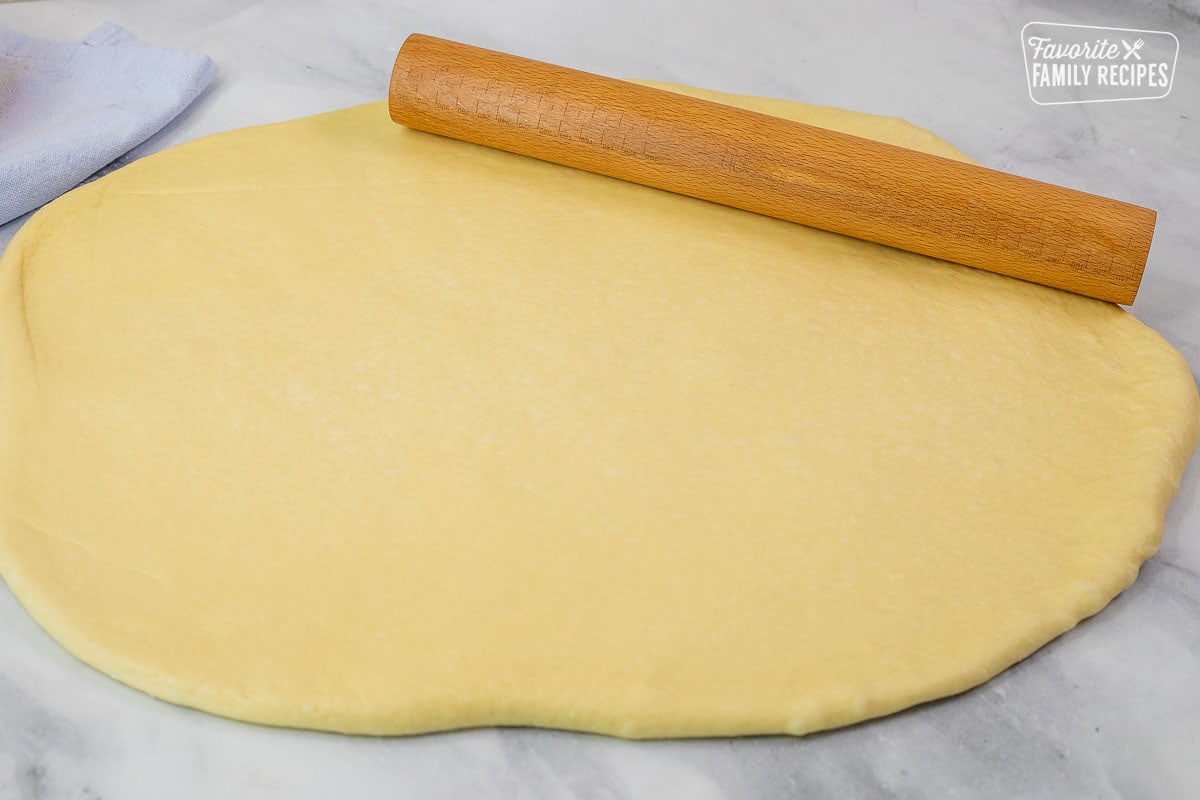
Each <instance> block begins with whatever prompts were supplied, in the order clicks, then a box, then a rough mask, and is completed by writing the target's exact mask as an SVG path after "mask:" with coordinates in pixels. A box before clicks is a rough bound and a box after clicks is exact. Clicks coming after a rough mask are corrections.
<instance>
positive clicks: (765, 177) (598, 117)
mask: <svg viewBox="0 0 1200 800" xmlns="http://www.w3.org/2000/svg"><path fill="white" fill-rule="evenodd" d="M388 107H389V110H390V112H391V116H392V119H393V120H395V121H396V122H398V123H400V124H402V125H407V126H408V127H411V128H417V129H419V130H423V131H428V132H430V133H437V134H441V135H443V136H451V137H454V138H456V139H463V140H465V141H468V142H474V143H476V144H483V145H488V146H490V147H497V148H500V149H502V150H508V151H510V152H513V153H520V154H522V155H527V156H533V157H534V158H540V159H543V160H546V161H553V162H556V163H559V164H565V165H567V166H571V167H577V168H579V169H584V170H588V171H589V172H597V173H600V174H602V175H610V176H612V177H615V178H622V179H624V180H627V181H633V182H635V183H640V184H644V185H646V186H653V187H656V188H658V189H666V190H668V191H671V192H677V193H679V194H685V195H689V196H691V197H698V198H700V199H702V200H710V201H712V202H715V203H722V204H724V205H727V206H733V207H735V208H741V209H745V210H747V211H753V212H757V213H759V214H766V215H768V216H772V217H778V218H780V219H785V220H789V221H791V222H798V223H800V224H802V225H811V226H812V227H814V228H821V229H824V230H828V231H834V232H836V233H841V234H845V235H847V236H854V237H857V238H859V239H867V240H869V241H872V242H879V243H881V244H886V245H890V246H892V247H899V248H902V249H904V250H912V251H914V252H917V253H924V254H925V255H928V256H933V257H935V258H941V259H945V260H947V261H954V262H956V263H959V264H965V265H967V266H971V267H978V268H979V269H985V270H988V271H990V272H998V273H1000V274H1002V275H1010V276H1012V277H1014V278H1021V279H1024V280H1027V281H1033V282H1035V283H1041V284H1045V285H1046V286H1053V287H1055V288H1058V289H1065V290H1066V291H1069V292H1075V293H1077V294H1082V295H1088V296H1090V297H1096V298H1099V299H1101V300H1107V301H1110V302H1114V303H1125V304H1129V303H1132V302H1133V298H1134V297H1135V296H1136V294H1137V290H1138V284H1139V283H1140V282H1141V278H1142V272H1143V271H1144V269H1145V266H1146V257H1147V256H1148V254H1149V251H1150V239H1151V237H1152V236H1153V234H1154V221H1155V212H1154V211H1152V210H1150V209H1148V208H1142V207H1140V206H1135V205H1130V204H1128V203H1122V202H1119V201H1117V200H1111V199H1109V198H1106V197H1099V196H1097V195H1093V194H1087V193H1085V192H1080V191H1076V190H1074V189H1067V188H1064V187H1061V186H1054V185H1052V184H1048V183H1042V182H1040V181H1034V180H1030V179H1028V178H1021V177H1017V176H1015V175H1009V174H1007V173H1004V172H998V171H996V170H991V169H986V168H984V167H979V166H975V165H972V164H964V163H961V162H958V161H952V160H950V159H946V158H940V157H938V156H932V155H927V154H925V153H918V152H916V151H913V150H907V149H905V148H902V147H896V146H893V145H888V144H882V143H880V142H875V141H871V140H869V139H861V138H859V137H857V136H850V135H848V134H844V133H838V132H836V131H830V130H825V129H823V128H817V127H813V126H811V125H804V124H801V123H798V122H791V121H788V120H784V119H780V118H778V117H772V116H768V115H766V114H759V113H756V112H753V111H744V110H742V109H740V108H733V107H731V106H726V105H722V104H719V103H712V102H708V101H705V100H697V99H693V98H691V97H685V96H683V95H679V94H675V93H673V92H667V91H662V90H660V89H652V88H649V87H646V86H640V85H638V84H634V83H629V82H627V81H620V80H615V79H612V78H605V77H602V76H599V75H593V74H591V73H587V72H580V71H578V70H573V69H567V68H565V67H557V66H553V65H551V64H545V63H542V62H540V61H532V60H529V59H526V58H520V57H517V56H512V55H507V54H505V53H499V52H496V51H493V50H484V49H482V48H478V47H472V46H470V45H465V44H459V43H457V42H451V41H447V40H445V39H437V38H434V37H431V36H424V35H421V34H413V35H412V36H410V37H409V38H408V40H407V41H406V42H405V43H404V45H403V47H401V48H400V53H399V55H398V56H397V57H396V65H395V68H394V70H393V71H392V81H391V90H390V92H389V101H388Z"/></svg>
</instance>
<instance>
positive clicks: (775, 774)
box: [0, 0, 1200, 800]
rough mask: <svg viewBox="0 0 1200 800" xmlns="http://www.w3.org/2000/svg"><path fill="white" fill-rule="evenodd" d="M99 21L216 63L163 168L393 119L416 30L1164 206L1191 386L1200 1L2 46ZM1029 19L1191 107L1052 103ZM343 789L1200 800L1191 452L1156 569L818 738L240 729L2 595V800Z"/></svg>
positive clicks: (57, 5)
mask: <svg viewBox="0 0 1200 800" xmlns="http://www.w3.org/2000/svg"><path fill="white" fill-rule="evenodd" d="M105 20H111V21H113V22H116V23H117V24H119V25H122V26H124V27H126V28H128V29H129V30H131V31H132V32H133V33H134V34H136V35H137V36H138V37H140V38H142V39H145V40H146V41H150V42H154V43H157V44H163V45H171V46H176V47H183V48H189V49H194V50H199V51H202V52H205V53H207V54H209V55H210V56H212V57H213V58H214V59H215V60H216V62H217V63H218V65H219V66H220V68H221V75H220V77H219V78H218V79H217V82H216V84H215V85H214V86H213V87H212V88H211V89H210V90H209V91H208V93H207V94H205V95H204V96H203V97H202V98H201V99H200V100H199V101H198V102H197V103H196V105H195V106H194V107H193V109H192V110H190V111H189V112H188V113H186V114H185V115H184V116H183V117H182V118H181V119H180V120H179V121H178V122H177V123H176V124H175V125H173V126H172V127H171V128H169V129H168V130H167V131H166V132H165V133H164V134H163V135H162V136H161V137H160V139H159V142H158V144H159V145H161V146H166V145H168V144H172V143H176V142H181V141H185V140H188V139H191V138H194V137H196V136H199V135H202V134H206V133H210V132H214V131H220V130H225V129H228V128H233V127H238V126H242V125H249V124H254V123H259V122H267V121H272V120H281V119H287V118H290V117H296V116H301V115H305V114H310V113H315V112H319V111H326V110H330V109H334V108H339V107H343V106H348V105H352V104H356V103H361V102H366V101H370V100H375V99H381V98H382V97H383V96H384V93H385V91H386V84H387V77H388V72H389V69H390V65H391V61H392V58H393V57H394V55H395V51H396V49H397V48H398V47H399V45H400V43H401V42H402V40H403V39H404V37H405V36H406V35H407V34H408V33H409V32H412V31H422V32H426V33H432V34H436V35H441V36H446V37H449V38H455V39H460V40H463V41H468V42H472V43H476V44H480V45H484V46H491V47H494V48H497V49H501V50H506V51H509V52H515V53H519V54H523V55H527V56H532V57H535V58H541V59H543V60H547V61H552V62H556V63H564V64H569V65H572V66H576V67H580V68H584V69H589V70H592V71H596V72H601V73H605V74H611V75H618V76H627V77H645V78H656V79H662V80H671V81H679V82H686V83H691V84H695V85H701V86H709V87H712V88H716V89H723V90H727V91H734V92H741V93H749V94H764V95H773V96H779V97H788V98H795V99H799V100H804V101H808V102H815V103H829V104H837V105H842V106H845V107H849V108H855V109H860V110H865V111H871V112H875V113H881V114H893V115H898V116H903V117H906V118H908V119H910V120H912V121H913V122H916V123H917V124H919V125H923V126H926V127H929V128H932V129H934V130H936V131H938V132H939V133H941V134H942V135H943V136H944V137H946V138H947V139H949V140H950V141H951V142H953V143H954V144H956V145H957V146H958V147H960V148H961V149H963V150H965V151H966V152H968V153H970V154H972V155H973V156H975V157H976V158H978V159H979V160H981V161H982V162H983V163H984V164H986V165H989V166H992V167H996V168H999V169H1004V170H1009V171H1013V172H1017V173H1020V174H1024V175H1027V176H1030V177H1035V178H1040V179H1044V180H1048V181H1053V182H1058V183H1065V184H1068V185H1072V186H1075V187H1077V188H1081V189H1085V190H1091V191H1096V192H1099V193H1105V194H1111V195H1114V196H1117V197H1120V198H1122V199H1126V200H1130V201H1134V202H1139V203H1142V204H1144V205H1148V206H1151V207H1154V208H1156V209H1159V210H1160V216H1159V226H1158V231H1157V235H1156V238H1155V243H1154V249H1153V251H1152V254H1151V260H1150V265H1149V270H1148V274H1147V277H1146V279H1145V282H1144V284H1143V288H1142V292H1141V295H1140V297H1139V299H1138V301H1137V303H1136V304H1135V305H1134V307H1133V312H1134V313H1135V314H1136V315H1138V316H1139V317H1140V318H1141V319H1143V320H1144V321H1146V322H1147V323H1148V324H1150V325H1152V326H1153V327H1155V328H1156V329H1158V330H1159V331H1160V332H1162V334H1163V335H1164V336H1166V338H1167V339H1169V340H1170V341H1171V342H1172V344H1174V345H1175V347H1177V348H1179V349H1180V350H1181V351H1182V352H1183V353H1184V354H1185V355H1186V356H1187V358H1188V360H1189V362H1190V363H1191V365H1192V369H1193V373H1195V372H1197V371H1200V227H1198V226H1197V217H1198V215H1200V122H1198V120H1197V118H1196V117H1197V115H1198V114H1200V58H1198V55H1197V54H1198V53H1200V5H1197V4H1196V3H1195V2H1194V0H1193V2H1188V0H1180V2H1176V3H1166V2H1154V1H1153V0H1141V2H1137V3H1125V2H1118V1H1117V0H1100V2H1085V1H1084V0H1075V1H1072V2H1064V3H1048V2H1030V3H1022V2H1013V1H1012V0H994V1H993V2H991V3H975V2H956V0H912V2H907V3H896V2H883V0H878V1H875V0H848V1H847V2H838V3H835V2H828V3H823V4H818V3H801V2H789V1H788V0H754V1H753V2H743V3H715V2H690V3H689V2H684V0H610V2H595V0H587V1H586V2H559V3H556V2H553V1H552V0H534V1H532V2H523V3H490V2H486V0H441V1H440V2H434V0H398V1H397V2H387V0H362V1H361V2H334V1H333V0H292V1H291V2H283V1H282V0H265V1H263V2H251V1H249V0H247V1H242V0H214V1H212V2H190V3H189V2H185V1H184V0H164V1H163V2H156V3H144V2H135V0H96V1H95V2H84V1H83V0H26V1H25V2H16V3H8V4H0V27H7V28H11V29H14V30H17V31H20V32H23V33H26V34H29V35H34V36H40V37H45V38H57V39H62V40H71V39H74V40H77V39H80V38H82V37H83V36H84V35H85V34H86V33H87V32H88V31H90V30H91V29H92V28H94V27H95V26H96V25H98V24H99V23H101V22H103V21H105ZM1031 20H1045V21H1053V22H1069V23H1081V24H1092V25H1111V26H1119V27H1130V28H1152V29H1162V30H1169V31H1172V32H1173V33H1175V34H1176V35H1177V36H1178V37H1179V40H1180V42H1181V54H1180V57H1179V63H1178V70H1177V76H1176V79H1175V88H1174V90H1173V91H1172V92H1171V94H1170V95H1169V96H1168V97H1167V98H1166V99H1163V100H1156V101H1143V102H1135V103H1116V104H1101V105H1092V106H1079V105H1073V106H1058V107H1039V106H1036V105H1034V104H1033V103H1032V102H1031V101H1030V99H1029V97H1028V94H1027V93H1026V89H1025V84H1024V80H1025V74H1024V66H1023V64H1022V60H1021V50H1020V46H1019V38H1018V34H1019V32H1020V29H1021V26H1022V25H1024V24H1025V23H1026V22H1029V21H1031ZM0 135H3V132H2V131H0ZM0 233H3V232H2V231H0ZM1102 433H1103V432H1101V431H1098V432H1097V435H1102ZM335 796H338V797H340V796H351V797H356V798H375V797H380V798H382V797H390V798H401V797H422V798H425V797H430V798H441V797H445V798H459V797H468V796H473V797H488V798H490V797H517V798H557V797H566V798H573V797H578V798H613V799H616V798H660V797H661V798H667V797H670V798H675V797H680V798H726V797H729V798H742V797H756V798H783V797H825V796H829V797H925V796H930V797H982V798H989V797H995V798H1011V797H1031V798H1065V797H1089V798H1109V797H1131V798H1185V797H1200V458H1195V459H1193V461H1192V464H1191V466H1190V468H1189V470H1188V472H1187V474H1186V475H1185V477H1184V481H1183V486H1182V488H1181V490H1180V493H1179V495H1178V496H1177V497H1176V499H1175V501H1174V503H1173V505H1172V506H1171V509H1170V512H1169V514H1168V518H1167V526H1166V534H1165V540H1164V543H1163V547H1162V550H1161V552H1160V553H1159V554H1158V555H1157V556H1156V557H1154V558H1153V559H1152V560H1151V561H1150V562H1148V563H1147V564H1146V565H1145V567H1144V568H1143V569H1142V573H1141V576H1140V577H1139V578H1138V580H1137V582H1136V583H1135V584H1134V586H1133V587H1132V588H1130V589H1129V590H1128V591H1126V592H1125V593H1124V594H1123V595H1122V596H1121V597H1119V598H1118V599H1117V600H1116V601H1114V602H1113V603H1112V605H1110V606H1109V607H1108V608H1107V609H1105V610H1104V611H1103V612H1101V613H1100V614H1099V615H1098V616H1096V617H1094V618H1092V619H1091V620H1088V621H1086V622H1084V623H1083V624H1082V625H1080V626H1079V627H1078V628H1077V629H1076V630H1074V631H1072V632H1071V633H1069V634H1067V635H1065V636H1063V637H1062V638H1060V639H1058V640H1057V641H1055V642H1053V643H1051V644H1050V645H1049V646H1047V647H1045V648H1044V649H1042V650H1041V651H1040V652H1038V653H1037V654H1035V655H1034V656H1033V657H1032V658H1030V659H1028V660H1026V661H1024V662H1022V663H1020V664H1018V665H1017V666H1015V667H1013V668H1012V669H1010V670H1008V671H1007V672H1005V673H1004V674H1002V675H1001V676H999V677H998V678H996V679H995V680H993V681H991V682H990V683H988V684H986V685H984V686H982V687H980V688H978V689H976V690H974V691H971V692H968V693H966V694H964V695H961V696H959V697H955V698H951V699H949V700H944V701H941V702H937V703H932V704H929V705H926V706H922V707H919V708H915V709H912V710H909V711H907V712H904V713H901V714H897V715H895V716H892V717H889V718H886V719H882V720H877V721H873V722H868V723H864V724H861V725H857V726H854V727H852V728H848V729H843V730H839V731H834V732H830V733H825V734H818V735H813V736H808V737H805V738H802V739H794V738H786V737H763V738H755V739H744V740H728V739H716V740H703V741H664V742H626V741H620V740H616V739H608V738H605V737H599V736H587V735H580V734H572V733H563V732H557V731H539V730H519V729H504V730H496V729H484V730H473V731H463V732H456V733H448V734H439V735H434V736H422V737H413V738H393V739H371V738H354V737H343V736H335V735H327V734H319V733H311V732H303V731H287V730H275V729H270V728H263V727H257V726H253V725H246V724H240V723H237V722H231V721H228V720H224V719H220V718H217V717H212V716H208V715H206V714H202V713H199V712H195V711H191V710H187V709H182V708H176V707H174V706H171V705H168V704H165V703H162V702H159V701H156V700H153V699H151V698H149V697H146V696H144V695H142V694H140V693H138V692H136V691H134V690H131V689H128V688H126V687H124V686H122V685H120V684H118V683H116V682H114V681H112V680H110V679H109V678H107V677H105V676H103V675H101V674H99V673H96V672H94V671H93V670H91V669H89V668H87V667H85V666H83V665H82V664H80V663H79V662H77V661H75V660H74V659H73V658H72V657H71V656H70V655H68V654H67V653H65V652H64V651H63V650H62V649H61V648H60V647H59V646H58V645H57V644H56V643H55V642H54V641H52V640H51V639H50V638H49V637H48V636H47V635H46V634H44V633H43V632H42V631H41V629H40V628H38V626H37V625H36V624H35V623H34V622H33V621H32V620H31V619H30V618H29V617H28V616H27V615H26V614H25V612H24V611H23V610H22V609H21V607H20V606H19V605H18V603H17V602H16V601H15V600H14V599H13V597H12V596H11V594H9V593H8V592H7V590H6V589H4V588H3V586H2V585H0V798H2V799H3V800H10V799H11V798H41V797H47V798H78V799H80V800H82V799H83V798H89V799H94V798H167V797H169V798H177V799H179V800H184V799H185V798H214V797H220V798H228V799H232V798H243V797H246V798H257V797H270V798H285V797H286V798H297V799H298V798H308V797H313V798H316V797H335Z"/></svg>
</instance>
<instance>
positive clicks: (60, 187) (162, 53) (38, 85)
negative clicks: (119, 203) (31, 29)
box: [0, 23, 217, 224]
mask: <svg viewBox="0 0 1200 800" xmlns="http://www.w3.org/2000/svg"><path fill="white" fill-rule="evenodd" d="M216 74H217V67H216V65H215V64H213V62H212V60H211V59H209V58H208V56H205V55H201V54H199V53H190V52H187V51H184V50H172V49H168V48H164V47H155V46H152V45H148V44H144V43H143V42H139V41H138V40H137V39H135V38H134V37H133V35H132V34H130V33H129V32H128V31H126V30H124V29H122V28H120V27H118V26H116V25H113V24H112V23H105V24H104V25H101V26H100V27H99V28H97V29H96V30H95V31H93V32H92V33H91V34H90V35H89V36H88V37H87V38H86V39H84V40H83V41H82V42H80V43H78V44H74V43H62V42H46V41H42V40H38V39H31V38H29V37H27V36H22V35H21V34H18V33H14V32H12V31H6V30H0V224H3V223H5V222H8V221H9V220H11V219H14V218H15V217H19V216H20V215H22V214H24V213H26V212H27V211H30V210H32V209H34V208H37V207H38V206H40V205H42V204H43V203H46V202H48V201H50V200H53V199H54V198H55V197H57V196H59V195H60V194H62V193H64V192H66V191H68V190H69V189H71V188H73V187H75V186H77V185H78V184H79V183H80V182H81V181H83V180H84V179H86V178H87V177H88V176H89V175H92V174H93V173H95V172H96V171H97V170H100V169H101V168H103V167H104V166H105V165H107V164H109V163H111V162H112V161H113V160H114V159H116V158H118V157H119V156H121V155H122V154H123V153H125V152H127V151H129V150H130V149H131V148H133V147H135V146H137V145H138V144H141V143H142V142H143V141H145V140H146V139H147V138H149V137H150V136H151V135H153V134H154V133H156V132H157V131H158V130H160V129H161V128H162V127H163V126H164V125H166V124H167V123H168V122H170V121H171V120H172V119H174V118H175V117H176V116H177V115H178V114H179V112H181V111H183V110H184V109H185V108H187V107H188V105H190V104H191V102H192V101H193V100H195V99H196V97H197V96H198V95H199V94H200V93H201V92H202V91H204V89H205V87H207V86H208V84H209V83H211V82H212V79H213V77H214V76H215V75H216Z"/></svg>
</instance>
